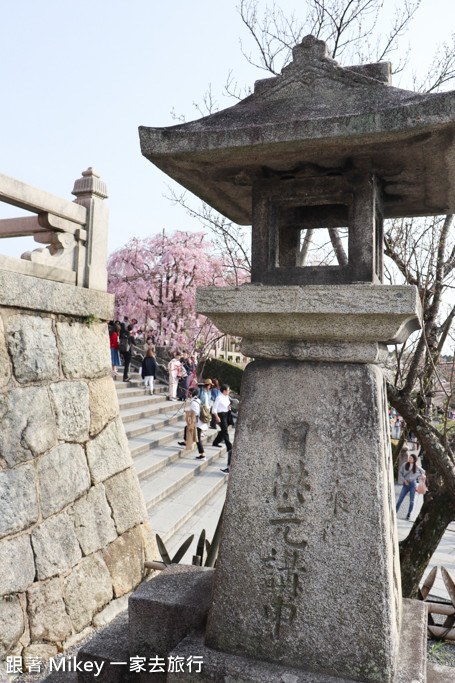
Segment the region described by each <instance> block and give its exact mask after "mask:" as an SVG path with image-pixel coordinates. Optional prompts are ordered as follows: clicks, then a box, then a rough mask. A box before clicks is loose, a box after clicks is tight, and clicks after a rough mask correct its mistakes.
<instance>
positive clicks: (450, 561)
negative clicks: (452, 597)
mask: <svg viewBox="0 0 455 683" xmlns="http://www.w3.org/2000/svg"><path fill="white" fill-rule="evenodd" d="M400 491H401V485H399V484H395V500H398V496H399V494H400ZM422 504H423V496H422V495H420V494H416V497H415V501H414V510H413V512H412V515H411V521H410V522H408V521H406V515H407V513H408V507H409V496H407V497H406V498H405V499H404V501H403V503H402V505H401V507H400V510H399V512H398V515H397V526H398V540H399V541H401V540H403V539H404V538H406V536H407V535H408V533H409V531H410V529H411V527H412V522H413V521H414V520H415V518H416V517H417V515H418V514H419V511H420V508H421V507H422ZM435 566H437V567H441V566H442V567H445V568H446V569H447V571H448V572H449V574H450V576H451V577H452V579H453V580H454V581H455V522H452V524H449V526H448V527H447V530H446V532H445V534H444V536H443V537H442V539H441V542H440V544H439V545H438V547H437V549H436V551H435V552H434V553H433V556H432V558H431V560H430V563H429V565H428V567H427V569H426V571H425V573H424V577H426V576H427V575H428V573H429V572H430V570H431V569H433V567H435ZM430 595H431V596H433V597H437V598H443V599H444V600H448V599H449V596H448V594H447V591H446V588H445V585H444V581H443V580H442V575H441V572H440V570H439V571H438V573H437V576H436V580H435V582H434V584H433V588H432V589H431V593H430Z"/></svg>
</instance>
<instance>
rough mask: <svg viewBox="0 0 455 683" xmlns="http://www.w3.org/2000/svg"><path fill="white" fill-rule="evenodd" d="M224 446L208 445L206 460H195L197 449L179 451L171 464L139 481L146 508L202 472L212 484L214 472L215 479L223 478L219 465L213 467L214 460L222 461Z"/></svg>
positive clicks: (177, 489)
mask: <svg viewBox="0 0 455 683" xmlns="http://www.w3.org/2000/svg"><path fill="white" fill-rule="evenodd" d="M223 451H225V448H214V447H213V446H208V447H207V448H206V453H205V454H206V460H197V459H196V456H197V451H196V450H194V451H191V452H190V453H189V454H188V451H181V453H180V457H179V458H178V459H176V460H175V461H173V462H172V466H169V467H164V468H162V469H160V470H159V471H157V472H156V473H155V474H154V475H153V476H152V477H150V478H148V479H144V480H142V481H141V489H142V493H143V494H144V498H145V503H146V506H147V509H148V510H150V508H152V507H153V506H154V505H156V504H157V503H159V502H160V501H162V500H164V499H165V498H166V497H167V496H170V495H172V494H173V493H175V492H176V491H179V489H181V488H182V487H183V486H184V485H185V484H187V483H188V482H190V481H191V480H192V479H193V478H194V477H196V476H198V475H200V474H201V473H204V472H205V474H206V475H207V476H206V477H205V478H206V479H208V480H210V482H209V483H211V484H213V478H214V475H215V474H216V477H217V480H218V479H220V478H223V477H224V476H225V475H223V473H222V472H220V469H219V466H217V467H214V462H216V461H218V460H220V462H221V463H224V462H225V460H224V459H222V458H221V456H222V455H223Z"/></svg>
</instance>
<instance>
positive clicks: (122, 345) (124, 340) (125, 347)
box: [118, 333, 131, 353]
mask: <svg viewBox="0 0 455 683" xmlns="http://www.w3.org/2000/svg"><path fill="white" fill-rule="evenodd" d="M129 341H130V340H129V335H128V334H125V333H123V334H122V335H121V336H120V339H119V342H118V350H119V351H120V353H128V352H129V351H130V349H131V344H130V343H129Z"/></svg>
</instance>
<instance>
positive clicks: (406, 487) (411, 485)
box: [396, 453, 425, 520]
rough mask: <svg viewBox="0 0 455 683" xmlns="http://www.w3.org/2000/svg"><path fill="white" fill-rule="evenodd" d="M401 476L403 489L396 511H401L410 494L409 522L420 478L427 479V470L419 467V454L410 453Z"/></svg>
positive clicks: (402, 467) (401, 470) (402, 466)
mask: <svg viewBox="0 0 455 683" xmlns="http://www.w3.org/2000/svg"><path fill="white" fill-rule="evenodd" d="M400 474H401V476H402V477H403V488H402V489H401V492H400V496H399V498H398V502H397V508H396V511H397V512H398V510H399V509H400V506H401V503H402V502H403V501H404V499H405V497H406V496H407V494H408V493H409V510H408V514H407V516H406V519H407V520H410V519H411V513H412V510H413V508H414V498H415V493H416V488H417V480H418V478H419V477H423V478H425V470H423V469H422V468H421V467H418V465H417V453H409V455H408V462H404V463H403V464H402V465H401V467H400Z"/></svg>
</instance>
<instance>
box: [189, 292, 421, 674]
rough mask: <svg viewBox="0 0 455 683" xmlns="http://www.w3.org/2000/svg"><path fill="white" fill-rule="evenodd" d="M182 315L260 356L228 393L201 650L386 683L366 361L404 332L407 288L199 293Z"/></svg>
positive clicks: (379, 413)
mask: <svg viewBox="0 0 455 683" xmlns="http://www.w3.org/2000/svg"><path fill="white" fill-rule="evenodd" d="M348 293H349V296H348ZM198 310H199V311H200V312H202V313H204V314H206V315H210V317H211V318H212V319H213V320H214V322H215V324H216V325H217V326H218V327H220V329H221V330H222V331H223V332H227V333H229V334H234V335H235V334H239V331H240V330H241V331H242V333H243V335H244V337H245V339H244V341H243V349H244V350H246V349H248V350H249V351H250V353H251V352H252V351H253V352H254V354H255V356H256V357H259V358H260V359H259V360H256V361H255V362H253V363H252V364H250V365H249V366H248V367H247V369H246V371H245V375H244V379H243V383H242V402H241V409H240V415H239V420H238V425H237V430H236V438H235V444H234V453H233V460H232V467H231V474H230V482H229V490H228V496H227V502H226V510H225V520H224V528H223V537H222V542H221V548H220V555H219V559H218V562H217V568H216V572H215V582H214V590H213V596H212V603H211V608H210V612H209V620H208V625H207V632H206V645H207V646H208V647H209V648H212V649H214V650H220V651H223V652H224V653H231V654H236V655H246V656H249V657H254V658H256V659H259V660H264V661H268V662H275V663H279V664H281V665H285V666H288V667H293V668H301V669H304V670H307V671H312V672H314V673H319V674H321V675H322V674H324V675H331V676H336V677H339V678H342V679H349V680H360V681H364V682H368V683H370V682H371V683H372V682H373V681H374V682H376V681H381V682H387V681H393V680H396V671H397V661H398V651H399V647H400V624H401V611H402V600H401V589H400V584H401V582H400V574H399V564H398V544H397V538H396V524H395V513H394V492H393V476H392V462H391V453H390V440H389V433H388V424H387V402H386V395H385V384H384V379H383V376H382V372H381V370H380V369H379V367H378V366H377V365H376V364H375V363H377V362H378V361H379V360H380V359H381V357H384V352H385V347H384V344H385V343H386V342H389V343H392V342H393V341H396V340H397V339H399V340H400V341H401V340H402V339H403V337H404V338H405V337H406V336H407V334H408V333H409V331H410V330H412V329H415V327H416V326H417V325H418V321H419V305H418V299H417V297H416V293H415V291H414V290H413V289H412V288H408V287H384V286H363V285H362V286H349V287H337V286H326V287H267V288H263V287H254V286H247V287H242V288H238V289H234V288H232V289H228V288H226V289H221V290H215V289H214V288H210V289H207V290H202V291H201V292H200V294H199V300H198ZM273 356H275V358H279V359H286V360H272V359H271V358H272V357H273ZM261 357H262V359H261ZM264 358H265V359H264ZM324 358H326V359H328V360H324ZM413 679H414V676H413V675H412V672H410V678H409V680H413ZM403 680H406V679H403Z"/></svg>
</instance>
